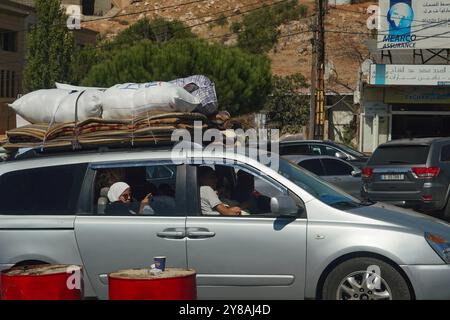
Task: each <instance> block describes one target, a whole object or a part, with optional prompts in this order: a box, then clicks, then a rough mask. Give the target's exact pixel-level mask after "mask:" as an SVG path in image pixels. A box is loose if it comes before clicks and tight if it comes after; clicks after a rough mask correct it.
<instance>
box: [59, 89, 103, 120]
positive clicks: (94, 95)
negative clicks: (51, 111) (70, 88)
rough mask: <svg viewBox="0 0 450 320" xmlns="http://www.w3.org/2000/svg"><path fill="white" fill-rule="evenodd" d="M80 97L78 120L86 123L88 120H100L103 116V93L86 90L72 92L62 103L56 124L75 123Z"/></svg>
mask: <svg viewBox="0 0 450 320" xmlns="http://www.w3.org/2000/svg"><path fill="white" fill-rule="evenodd" d="M78 96H79V97H80V98H79V99H78V108H77V120H78V121H84V120H86V119H88V118H99V117H101V116H102V100H103V92H101V91H99V90H93V89H90V90H85V91H76V92H72V93H71V94H69V95H68V96H66V97H65V98H64V99H63V100H62V101H61V103H60V105H59V107H58V109H57V111H56V114H55V120H54V122H71V121H75V105H76V101H77V98H78Z"/></svg>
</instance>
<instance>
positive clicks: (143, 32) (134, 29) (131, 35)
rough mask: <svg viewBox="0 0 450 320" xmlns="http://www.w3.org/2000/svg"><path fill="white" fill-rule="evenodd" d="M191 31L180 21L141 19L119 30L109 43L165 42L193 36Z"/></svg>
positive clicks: (114, 44) (115, 44)
mask: <svg viewBox="0 0 450 320" xmlns="http://www.w3.org/2000/svg"><path fill="white" fill-rule="evenodd" d="M194 37H195V35H194V34H193V33H192V31H191V30H190V29H189V28H188V27H187V26H186V25H185V24H184V23H183V22H181V21H178V20H174V21H168V20H166V19H164V18H156V19H153V20H149V19H147V18H145V19H141V20H139V21H138V22H136V23H135V24H133V25H131V26H130V27H128V28H127V29H125V30H123V31H122V32H120V33H119V34H118V35H117V37H116V38H114V40H112V41H111V45H113V46H117V45H132V44H135V43H136V42H138V41H140V40H144V39H147V40H151V41H154V42H166V41H169V40H175V39H186V38H194Z"/></svg>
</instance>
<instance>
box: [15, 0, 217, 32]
mask: <svg viewBox="0 0 450 320" xmlns="http://www.w3.org/2000/svg"><path fill="white" fill-rule="evenodd" d="M205 1H208V0H193V1H189V2H185V3H180V4H177V5H170V6H166V7H161V8H158V9H155V8H152V9H146V10H142V11H139V12H132V13H124V14H121V15H120V14H118V15H116V16H114V17H100V18H98V19H92V20H89V21H83V22H84V23H88V22H92V21H99V20H109V19H114V18H118V17H125V16H131V15H136V14H141V13H145V12H152V11H158V10H165V9H174V8H178V7H182V6H186V5H189V4H195V3H200V2H205ZM66 25H67V24H53V25H51V27H57V26H66ZM27 30H28V29H22V30H15V31H16V32H21V31H27Z"/></svg>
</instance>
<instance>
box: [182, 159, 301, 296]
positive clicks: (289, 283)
mask: <svg viewBox="0 0 450 320" xmlns="http://www.w3.org/2000/svg"><path fill="white" fill-rule="evenodd" d="M209 163H210V162H209ZM231 166H232V167H233V169H235V170H236V171H237V170H244V171H246V172H248V173H250V174H252V175H253V176H254V177H255V180H256V179H261V180H262V181H264V182H265V183H267V184H268V185H270V186H271V187H272V189H274V190H272V191H267V190H268V189H269V188H270V187H268V186H263V185H262V183H261V182H258V181H255V186H256V190H254V191H256V192H257V193H259V194H260V195H259V196H261V193H263V192H267V193H272V194H273V193H276V191H275V189H276V190H277V192H278V194H283V195H288V194H289V191H288V190H287V189H286V188H285V187H283V186H282V185H280V184H279V183H277V182H276V181H275V179H273V178H271V177H270V176H267V175H262V174H261V173H260V172H259V171H258V170H255V169H254V168H253V167H249V166H247V165H245V164H243V163H241V164H239V163H238V164H233V165H231ZM196 171H197V166H196V165H191V166H189V167H188V172H190V173H189V174H188V177H189V176H190V178H188V181H189V182H190V187H189V189H190V190H191V191H192V197H190V199H191V200H192V202H191V205H190V210H189V211H190V212H189V214H188V218H187V224H186V227H187V229H186V232H187V252H188V264H189V267H190V268H193V269H195V270H196V271H197V290H198V298H199V299H205V298H208V299H249V298H252V299H302V298H303V297H304V287H305V263H306V227H307V220H306V214H305V212H304V209H303V210H302V208H304V207H303V205H302V204H301V200H300V199H298V198H296V197H295V196H294V195H292V194H290V195H291V196H292V197H293V198H295V201H296V203H298V204H299V214H298V215H295V216H278V215H274V214H271V213H270V212H269V213H267V214H251V215H247V216H221V215H216V216H204V215H202V213H201V209H200V199H199V186H198V185H197V179H196V176H197V175H196ZM258 199H261V198H258ZM264 199H265V200H267V199H268V200H270V198H269V197H267V196H265V195H263V198H262V200H264ZM221 200H222V199H221ZM262 202H264V201H262ZM224 203H226V202H224ZM247 210H249V209H247ZM269 211H270V209H269Z"/></svg>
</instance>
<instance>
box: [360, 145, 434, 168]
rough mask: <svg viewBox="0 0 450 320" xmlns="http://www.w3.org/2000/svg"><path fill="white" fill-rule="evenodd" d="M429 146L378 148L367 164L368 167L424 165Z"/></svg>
mask: <svg viewBox="0 0 450 320" xmlns="http://www.w3.org/2000/svg"><path fill="white" fill-rule="evenodd" d="M429 150H430V146H421V145H415V146H414V145H407V146H401V145H400V146H399V145H396V146H394V145H393V146H384V147H378V148H377V149H376V150H375V152H374V153H373V155H372V157H370V160H369V162H368V164H369V165H383V164H425V163H426V162H427V158H428V151H429Z"/></svg>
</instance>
